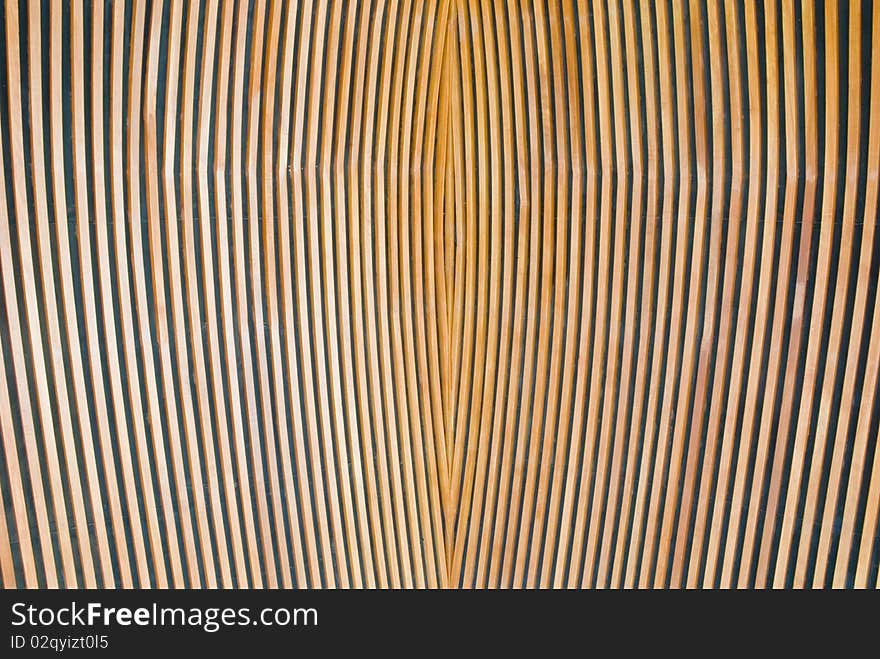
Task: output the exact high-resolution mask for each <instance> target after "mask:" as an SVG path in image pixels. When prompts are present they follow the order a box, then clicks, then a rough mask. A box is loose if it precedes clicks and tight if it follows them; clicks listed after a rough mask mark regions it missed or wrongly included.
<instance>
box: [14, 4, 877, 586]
mask: <svg viewBox="0 0 880 659" xmlns="http://www.w3.org/2000/svg"><path fill="white" fill-rule="evenodd" d="M0 32H2V49H0V54H2V60H0V173H2V181H0V288H2V292H0V374H2V377H0V437H2V451H0V580H2V585H3V587H4V588H16V587H18V588H22V587H24V588H57V587H87V588H94V587H99V588H150V587H154V588H181V587H204V588H231V587H245V588H293V587H296V588H321V587H328V588H334V587H338V588H458V587H465V588H487V587H488V588H592V587H596V588H661V587H672V588H712V587H722V588H733V587H737V588H753V587H754V588H770V587H772V588H791V587H795V588H807V587H814V588H821V587H834V588H852V587H855V588H876V587H878V585H880V574H878V572H880V570H878V563H880V451H878V450H877V444H878V436H880V386H878V373H880V301H878V296H877V294H878V271H880V236H878V231H877V228H878V199H880V196H878V195H880V188H878V185H880V183H878V181H880V4H878V3H877V2H876V0H874V1H872V0H852V1H851V2H833V1H831V0H826V1H825V2H820V1H819V0H810V1H805V2H795V1H794V0H775V1H773V2H766V3H758V2H753V1H750V0H749V1H746V2H737V1H735V0H688V2H671V1H669V0H664V1H661V2H651V1H649V0H584V1H575V0H548V1H546V2H544V1H540V2H535V1H533V0H503V1H498V2H490V1H489V0H425V1H420V0H366V1H363V2H355V1H354V0H301V1H297V2H293V1H287V0H249V1H246V0H242V1H241V2H238V1H233V0H193V1H192V2H179V1H178V0H124V1H123V0H113V1H106V2H104V1H101V0H65V1H64V2H48V1H41V0H8V1H7V2H6V3H4V5H3V7H2V10H0Z"/></svg>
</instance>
